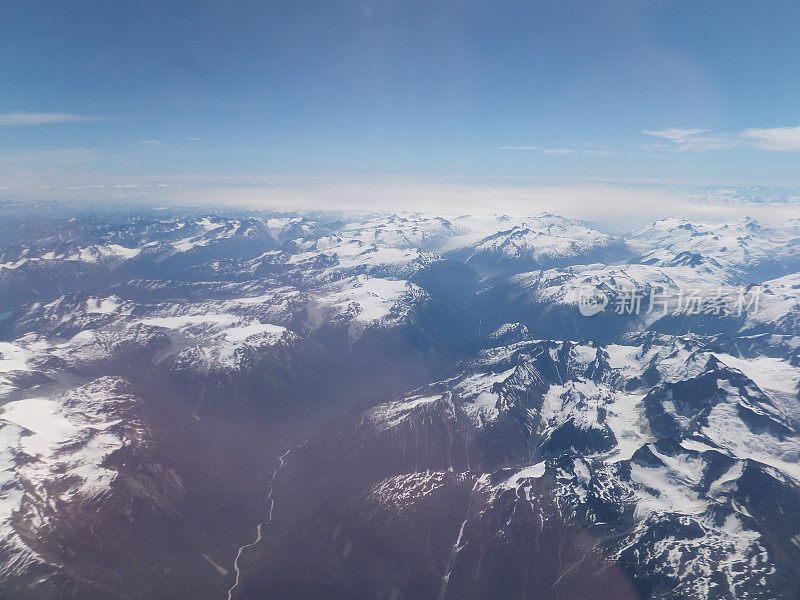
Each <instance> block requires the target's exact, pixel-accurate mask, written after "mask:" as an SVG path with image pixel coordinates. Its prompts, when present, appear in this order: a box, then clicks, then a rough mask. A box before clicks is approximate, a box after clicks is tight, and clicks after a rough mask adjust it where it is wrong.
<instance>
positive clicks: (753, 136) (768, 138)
mask: <svg viewBox="0 0 800 600" xmlns="http://www.w3.org/2000/svg"><path fill="white" fill-rule="evenodd" d="M642 133H644V134H646V135H650V136H654V137H658V138H661V139H664V140H668V141H669V142H671V143H673V144H675V145H676V146H677V147H678V149H679V150H688V151H695V152H706V151H709V150H733V149H736V148H756V149H758V150H766V151H768V152H800V127H772V128H766V129H756V128H750V129H743V130H741V131H739V132H738V133H713V132H711V130H710V129H689V128H683V127H672V128H669V129H658V130H653V129H645V130H644V131H642Z"/></svg>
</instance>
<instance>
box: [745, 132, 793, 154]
mask: <svg viewBox="0 0 800 600" xmlns="http://www.w3.org/2000/svg"><path fill="white" fill-rule="evenodd" d="M739 137H741V138H743V139H745V140H748V141H749V142H750V143H751V144H752V145H753V146H755V147H756V148H761V149H762V150H770V151H773V152H800V127H773V128H771V129H745V130H744V131H742V132H741V133H740V134H739Z"/></svg>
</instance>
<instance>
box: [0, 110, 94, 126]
mask: <svg viewBox="0 0 800 600" xmlns="http://www.w3.org/2000/svg"><path fill="white" fill-rule="evenodd" d="M104 120H105V117H91V116H88V115H76V114H73V113H33V112H14V113H5V114H0V126H3V127H11V126H16V125H47V124H50V123H81V122H89V121H104Z"/></svg>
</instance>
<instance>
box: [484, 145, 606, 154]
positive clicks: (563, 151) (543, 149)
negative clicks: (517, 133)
mask: <svg viewBox="0 0 800 600" xmlns="http://www.w3.org/2000/svg"><path fill="white" fill-rule="evenodd" d="M494 150H531V151H533V152H542V153H543V154H554V155H558V156H566V155H569V154H585V155H589V156H611V155H612V154H615V153H614V152H612V151H610V150H576V149H575V148H547V147H545V146H495V147H494Z"/></svg>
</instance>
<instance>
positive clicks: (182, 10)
mask: <svg viewBox="0 0 800 600" xmlns="http://www.w3.org/2000/svg"><path fill="white" fill-rule="evenodd" d="M798 31H800V3H797V2H796V1H792V2H781V1H777V0H776V1H770V2H768V3H759V2H741V1H736V0H727V1H724V2H698V3H695V2H674V1H670V2H656V1H653V2H635V1H631V2H601V1H587V2H571V1H565V0H560V1H552V2H545V1H533V0H531V1H527V2H505V1H499V2H489V1H485V2H474V1H460V2H456V1H452V2H450V1H434V0H427V1H422V2H416V1H405V2H401V1H391V0H375V1H369V2H364V1H357V0H352V1H345V2H338V1H334V0H319V1H316V2H307V1H304V0H291V1H286V2H268V1H266V2H203V1H197V2H173V3H170V2H163V1H160V2H79V1H70V2H55V1H52V2H36V1H26V2H7V3H3V5H2V7H0V91H1V92H2V93H0V188H2V189H0V191H3V190H5V192H6V194H7V195H8V194H19V193H23V191H26V190H27V192H29V193H33V192H35V190H37V189H40V188H42V187H46V188H47V189H48V190H53V189H57V188H59V187H64V188H70V189H73V190H74V189H75V187H76V186H79V185H83V186H90V185H94V184H93V182H103V183H98V185H107V184H108V182H110V181H119V182H125V181H131V182H140V181H143V180H147V181H150V182H156V181H170V182H174V181H176V180H179V179H180V178H182V177H183V178H191V177H194V178H197V177H208V178H217V179H220V180H225V179H226V178H227V179H228V180H230V181H247V178H248V177H262V176H263V177H266V178H268V177H284V178H285V177H292V178H299V179H302V178H303V177H317V178H323V179H324V178H325V177H330V178H334V177H337V178H341V177H345V178H347V177H350V178H358V177H368V178H376V177H400V176H402V177H421V178H426V177H427V178H431V177H433V178H443V177H445V178H464V179H465V180H468V179H469V178H481V179H482V180H491V179H493V178H497V179H498V180H513V181H568V182H587V181H589V182H591V181H626V182H631V183H632V184H635V183H636V182H659V181H669V182H677V183H679V184H681V183H685V184H687V185H705V184H709V185H721V186H725V185H732V186H734V185H775V186H790V187H791V186H795V187H797V186H800V170H798V166H800V163H799V162H798V161H800V101H799V100H800V60H798V57H799V56H800V36H798V35H797V32H798ZM259 181H260V180H259ZM131 185H133V184H131ZM70 186H71V187H70ZM31 190H33V192H31Z"/></svg>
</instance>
